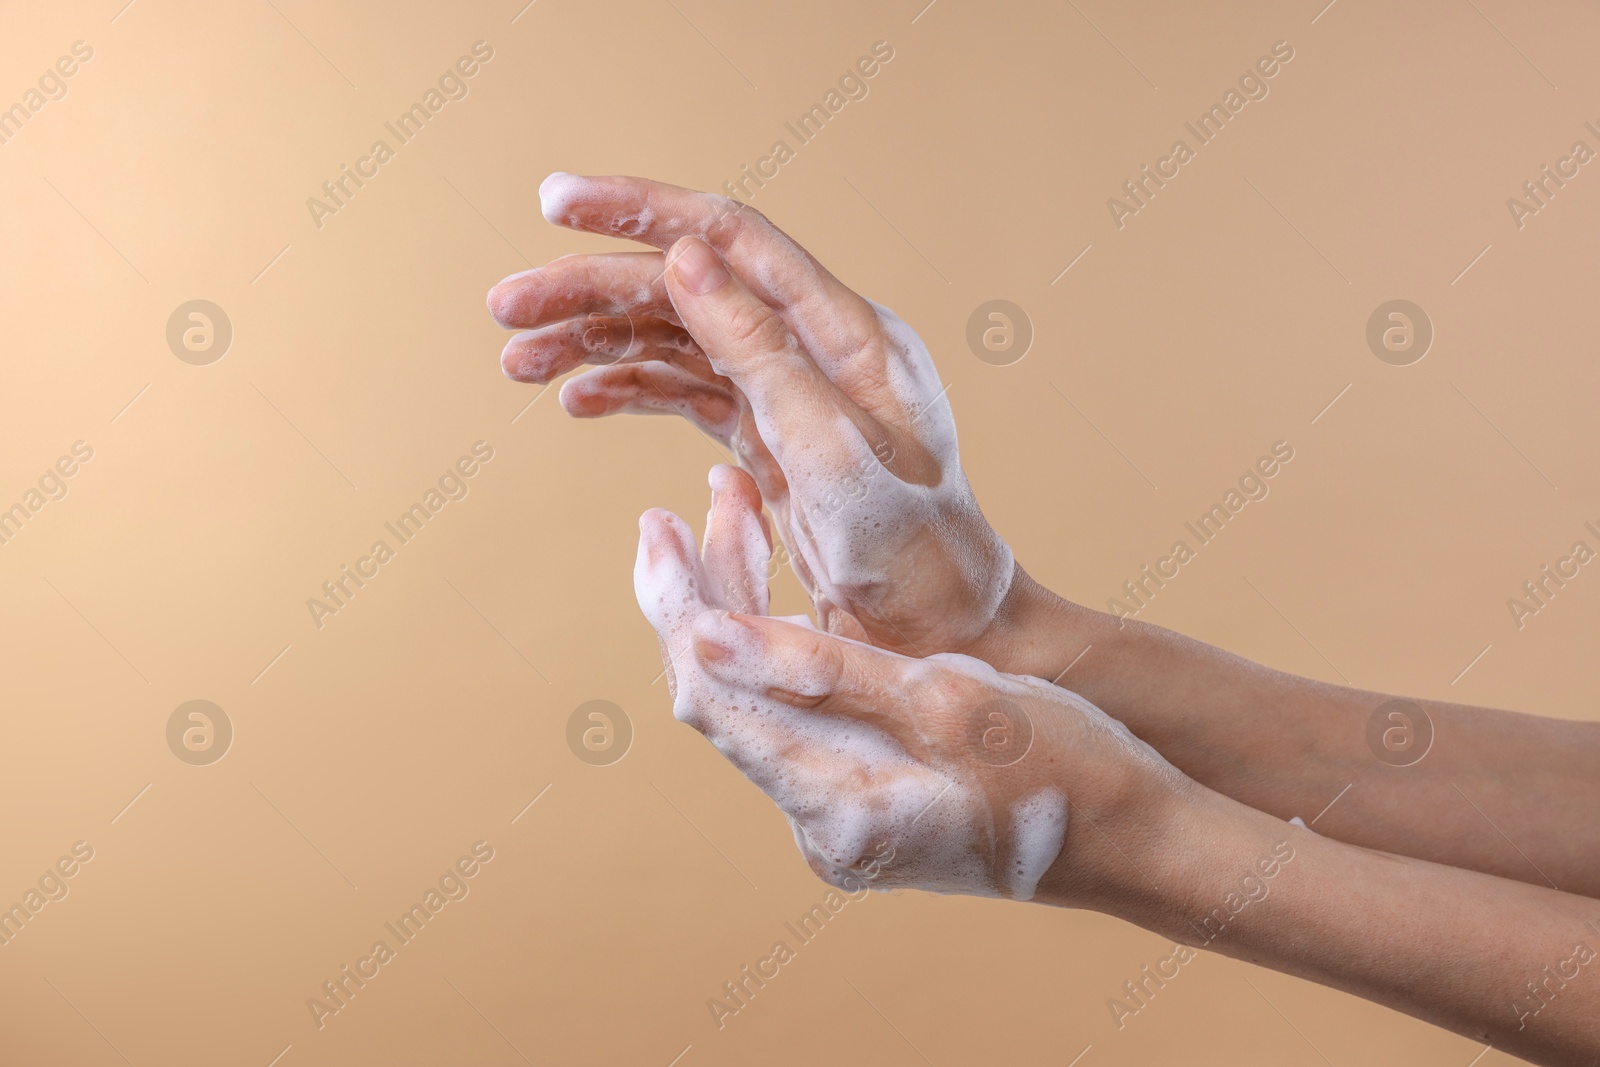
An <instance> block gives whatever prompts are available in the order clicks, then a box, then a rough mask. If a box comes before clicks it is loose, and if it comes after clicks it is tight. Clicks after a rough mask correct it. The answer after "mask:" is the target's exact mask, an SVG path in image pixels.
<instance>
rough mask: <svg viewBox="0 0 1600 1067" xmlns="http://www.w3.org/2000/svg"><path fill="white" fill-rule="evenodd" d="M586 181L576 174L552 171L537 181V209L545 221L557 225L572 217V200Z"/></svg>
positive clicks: (576, 196)
mask: <svg viewBox="0 0 1600 1067" xmlns="http://www.w3.org/2000/svg"><path fill="white" fill-rule="evenodd" d="M586 184H587V182H586V181H585V180H584V179H583V178H581V177H579V176H578V175H576V174H568V173H567V172H566V171H562V170H558V171H553V172H552V173H551V174H550V175H549V176H548V177H546V178H545V180H544V181H542V182H540V183H539V210H540V212H541V213H542V214H543V215H544V219H545V221H546V222H551V223H554V224H556V225H557V226H560V225H563V224H565V223H566V222H567V221H568V220H570V219H571V218H572V202H573V201H574V200H576V199H577V198H578V194H579V193H581V192H582V191H583V187H584V185H586Z"/></svg>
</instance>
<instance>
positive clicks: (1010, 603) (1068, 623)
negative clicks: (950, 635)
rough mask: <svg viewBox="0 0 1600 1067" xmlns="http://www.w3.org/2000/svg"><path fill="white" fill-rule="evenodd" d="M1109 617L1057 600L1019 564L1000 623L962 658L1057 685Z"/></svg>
mask: <svg viewBox="0 0 1600 1067" xmlns="http://www.w3.org/2000/svg"><path fill="white" fill-rule="evenodd" d="M1105 618H1107V616H1103V615H1101V614H1100V613H1099V612H1096V611H1091V610H1089V609H1088V608H1084V607H1082V606H1081V605H1078V604H1074V603H1073V602H1072V601H1070V600H1067V599H1065V598H1063V597H1060V596H1057V595H1056V594H1055V593H1052V592H1051V591H1050V590H1048V589H1046V588H1045V587H1044V586H1042V585H1040V584H1039V583H1038V582H1037V581H1035V580H1034V579H1033V577H1032V576H1031V575H1029V574H1028V572H1027V571H1025V570H1023V569H1022V565H1021V564H1020V563H1019V564H1017V565H1016V568H1015V570H1014V571H1013V572H1012V577H1011V584H1010V587H1009V588H1008V589H1007V590H1006V595H1005V596H1004V597H1003V598H1002V599H1001V601H1000V605H999V607H998V609H997V610H996V611H995V614H994V618H993V619H992V620H991V621H990V623H989V626H988V627H987V628H986V629H985V630H984V631H983V633H982V634H981V635H979V637H978V638H977V639H976V640H975V641H973V642H972V643H971V644H970V645H969V646H968V647H967V648H964V649H961V651H962V652H964V653H966V654H967V655H969V656H973V657H975V658H977V659H981V660H983V661H984V662H986V663H988V664H990V665H991V666H993V667H994V668H995V669H996V670H999V671H1004V672H1005V673H1007V674H1021V675H1027V676H1031V677H1034V678H1043V679H1044V680H1045V681H1047V682H1052V683H1053V682H1055V681H1056V680H1057V679H1058V678H1060V676H1061V675H1062V673H1063V672H1064V671H1065V670H1066V669H1067V668H1068V667H1069V666H1071V665H1072V664H1073V661H1074V660H1075V659H1076V658H1077V657H1078V656H1079V654H1081V653H1082V652H1083V651H1084V650H1085V649H1086V648H1087V647H1088V646H1089V645H1090V644H1091V643H1092V642H1093V640H1094V638H1093V636H1092V634H1093V632H1094V631H1095V630H1096V628H1097V627H1098V626H1099V625H1100V624H1101V622H1102V620H1104V619H1105Z"/></svg>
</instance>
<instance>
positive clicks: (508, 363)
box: [500, 315, 716, 383]
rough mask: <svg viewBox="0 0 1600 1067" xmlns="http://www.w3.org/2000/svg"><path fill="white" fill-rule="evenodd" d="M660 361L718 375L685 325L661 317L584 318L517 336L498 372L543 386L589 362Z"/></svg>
mask: <svg viewBox="0 0 1600 1067" xmlns="http://www.w3.org/2000/svg"><path fill="white" fill-rule="evenodd" d="M642 359H659V360H662V361H664V362H668V363H672V364H673V365H675V366H679V367H682V368H683V369H684V370H687V371H689V372H690V373H692V374H696V375H697V376H700V377H703V378H705V380H707V381H711V380H713V379H715V378H716V372H715V371H713V370H712V369H711V363H710V361H709V360H707V359H706V358H705V355H704V353H702V352H701V351H700V346H699V345H698V344H696V343H695V341H694V339H693V338H692V337H690V336H689V334H688V332H687V331H685V330H684V329H683V328H682V327H681V326H678V325H676V324H674V323H670V322H667V321H665V320H663V319H640V320H639V321H637V322H635V321H634V320H632V319H629V318H627V317H626V316H614V315H586V316H584V317H583V318H580V319H566V320H564V321H562V322H557V323H553V324H551V325H549V326H542V327H540V328H539V329H537V330H525V331H523V332H522V333H518V334H514V335H513V336H512V338H511V340H509V341H507V342H506V347H505V350H504V351H503V352H501V353H500V368H501V370H503V371H504V372H505V375H506V377H508V378H511V379H513V380H514V381H519V382H538V383H544V382H548V381H551V380H553V379H555V378H559V377H561V375H563V374H565V373H567V372H568V371H570V370H572V369H573V368H575V367H580V366H582V365H584V364H586V363H588V364H593V365H595V366H606V365H608V364H612V363H620V362H622V361H624V360H642Z"/></svg>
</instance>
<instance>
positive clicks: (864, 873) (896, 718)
mask: <svg viewBox="0 0 1600 1067" xmlns="http://www.w3.org/2000/svg"><path fill="white" fill-rule="evenodd" d="M711 485H712V489H713V495H712V504H711V511H710V514H709V516H708V517H707V520H706V536H705V544H704V548H703V551H700V552H697V551H696V550H695V546H694V541H693V537H692V535H691V534H690V532H689V529H688V527H687V526H686V525H685V524H684V522H683V521H682V520H681V519H679V518H678V517H677V516H675V515H672V514H670V513H668V512H665V511H661V510H654V511H650V512H647V513H646V514H645V515H644V517H643V518H642V519H641V520H640V540H639V557H638V562H637V564H636V566H635V569H634V585H635V589H636V591H637V593H638V597H639V604H640V606H641V608H643V610H644V613H645V616H646V617H647V618H648V619H649V620H650V623H651V624H652V625H653V626H654V627H655V629H656V633H657V636H658V637H659V638H660V641H661V648H662V658H663V660H664V661H665V662H666V664H667V671H668V681H669V685H670V686H671V688H672V691H673V701H674V702H673V714H674V715H675V716H676V717H677V718H678V719H680V720H682V721H684V722H686V723H688V724H689V725H691V726H693V727H694V728H695V729H697V730H699V731H700V732H701V733H703V734H705V736H706V737H707V738H709V739H710V741H711V742H712V743H713V744H714V745H716V747H717V749H718V750H719V751H721V752H722V754H723V755H724V756H726V757H727V758H728V759H729V760H730V761H731V762H732V763H733V764H734V765H735V766H736V767H738V769H739V770H740V771H741V772H743V773H744V775H745V776H746V777H747V778H749V779H750V780H751V781H752V782H754V783H755V784H756V785H757V786H758V787H760V788H761V789H762V791H763V792H765V793H766V794H767V795H768V796H769V797H771V798H772V800H773V801H774V802H776V803H777V805H778V807H779V808H780V809H782V811H783V812H784V813H785V814H786V815H787V816H788V818H789V821H790V824H791V826H792V827H793V829H794V834H795V841H796V843H797V844H798V845H799V846H800V850H801V852H802V853H803V854H804V855H805V857H806V859H807V861H808V862H809V863H810V865H811V867H812V869H813V870H814V871H815V872H816V873H817V874H818V875H819V876H821V877H822V878H823V879H824V880H826V881H828V882H829V883H830V884H832V885H835V886H839V887H841V888H846V889H850V890H852V891H854V890H857V889H860V888H861V886H862V884H863V882H870V883H871V884H872V885H873V886H874V887H876V888H890V887H897V886H904V887H911V888H918V889H927V890H932V891H934V892H941V893H968V894H977V895H982V896H1000V897H1009V898H1012V899H1018V900H1027V899H1030V898H1032V897H1033V896H1034V894H1035V891H1036V889H1038V888H1039V886H1040V882H1041V879H1043V878H1044V877H1045V876H1046V874H1047V872H1054V873H1053V877H1052V879H1051V881H1050V884H1049V885H1048V886H1047V887H1046V892H1045V893H1043V894H1041V895H1043V896H1045V897H1046V898H1047V899H1051V900H1054V901H1056V902H1058V903H1060V902H1066V901H1067V900H1070V899H1072V897H1073V895H1074V894H1073V892H1072V891H1071V890H1070V889H1068V888H1067V887H1069V886H1072V885H1074V884H1077V885H1084V884H1087V883H1089V882H1094V881H1096V880H1097V877H1096V875H1095V874H1094V872H1095V871H1096V870H1097V869H1098V868H1099V867H1101V866H1103V865H1105V864H1107V863H1113V864H1114V863H1118V862H1121V863H1126V859H1125V858H1121V859H1119V858H1118V857H1120V856H1121V854H1120V853H1117V854H1116V855H1112V853H1113V852H1114V848H1113V847H1109V846H1108V845H1107V844H1106V842H1107V841H1109V840H1110V839H1111V838H1108V837H1106V834H1107V833H1108V832H1109V833H1110V834H1112V835H1113V836H1115V837H1119V838H1121V839H1122V840H1123V842H1124V844H1125V845H1126V844H1127V842H1128V841H1129V840H1130V838H1131V839H1136V840H1149V839H1150V837H1151V835H1150V834H1148V833H1141V832H1137V831H1133V830H1131V829H1130V827H1131V826H1133V825H1135V824H1137V823H1139V822H1140V821H1141V820H1142V819H1145V818H1147V817H1148V815H1149V814H1150V812H1151V811H1152V810H1154V809H1155V808H1156V807H1159V805H1154V806H1152V805H1149V804H1145V803H1142V802H1136V800H1135V798H1146V797H1152V796H1161V795H1166V794H1170V793H1171V792H1172V789H1171V787H1172V786H1173V785H1175V784H1179V783H1181V782H1184V781H1186V780H1184V779H1182V777H1181V775H1178V773H1177V772H1176V771H1174V770H1173V769H1172V768H1171V767H1170V766H1168V765H1167V764H1166V763H1165V762H1164V761H1163V760H1162V759H1161V758H1160V757H1159V756H1157V755H1156V754H1155V752H1154V751H1153V750H1151V749H1150V748H1149V747H1148V746H1146V745H1144V744H1143V743H1142V742H1140V741H1138V740H1136V739H1135V738H1134V737H1133V735H1132V734H1130V733H1129V732H1128V731H1127V729H1126V728H1124V727H1123V726H1122V725H1121V724H1120V723H1117V722H1115V721H1113V720H1112V719H1110V718H1108V717H1107V716H1105V715H1104V714H1102V713H1101V712H1100V711H1099V710H1098V709H1096V708H1095V707H1094V706H1093V705H1090V704H1089V703H1087V702H1086V701H1083V700H1081V699H1080V698H1078V697H1075V696H1074V695H1073V694H1071V693H1069V692H1066V691H1065V690H1061V689H1056V688H1055V687H1053V686H1050V685H1048V684H1046V683H1044V682H1041V681H1039V680H1037V679H1033V678H1019V677H1014V676H1010V675H1004V674H1000V673H999V672H997V671H995V670H994V669H993V668H991V667H989V666H988V665H987V664H984V663H982V662H980V661H978V660H974V659H971V658H969V657H966V656H961V655H954V654H942V655H936V656H932V657H929V658H927V659H922V660H917V659H910V658H907V657H904V656H900V655H897V654H895V653H892V652H887V651H884V650H881V649H877V648H873V647H871V646H869V645H865V644H862V643H859V642H856V641H852V640H849V639H847V638H842V637H838V636H835V635H831V634H826V633H823V632H821V631H819V630H817V629H815V628H814V627H812V626H811V625H810V623H809V621H808V620H804V619H802V620H800V621H794V620H785V619H775V618H769V617H765V612H766V605H767V598H766V573H767V572H766V564H767V553H768V550H769V545H768V542H767V538H766V534H765V531H764V528H763V525H762V521H761V514H760V506H761V498H760V496H759V494H758V492H757V489H756V486H755V484H754V482H753V481H751V479H750V478H749V477H748V476H747V475H745V474H744V473H743V472H741V471H739V470H736V469H735V468H732V467H727V466H719V467H717V468H715V469H714V470H713V471H712V474H711ZM1068 790H1070V791H1071V794H1072V795H1073V796H1074V797H1075V798H1076V799H1075V801H1074V804H1073V810H1074V811H1075V812H1078V813H1081V814H1083V815H1084V819H1085V821H1086V822H1087V825H1084V826H1081V827H1080V826H1076V824H1075V823H1074V822H1073V820H1069V818H1068V810H1069V805H1068V799H1067V797H1068ZM1069 825H1071V826H1072V827H1073V830H1074V834H1075V835H1076V838H1078V839H1081V840H1082V843H1081V844H1077V843H1075V844H1074V845H1073V846H1072V847H1071V848H1070V849H1063V843H1064V842H1066V841H1067V839H1068V837H1069V834H1068V830H1069ZM1068 851H1071V852H1072V853H1073V857H1074V858H1073V860H1072V864H1071V869H1070V870H1069V869H1067V866H1066V864H1065V862H1063V861H1062V860H1061V857H1063V856H1065V855H1066V853H1067V852H1068ZM1058 868H1059V869H1058Z"/></svg>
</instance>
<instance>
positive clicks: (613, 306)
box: [488, 252, 678, 329]
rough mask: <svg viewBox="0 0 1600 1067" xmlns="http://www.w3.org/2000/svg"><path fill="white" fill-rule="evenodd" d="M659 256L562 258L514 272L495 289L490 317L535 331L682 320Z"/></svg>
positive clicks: (623, 254)
mask: <svg viewBox="0 0 1600 1067" xmlns="http://www.w3.org/2000/svg"><path fill="white" fill-rule="evenodd" d="M662 266H663V262H662V257H661V255H660V254H658V253H655V252H612V253H609V254H605V255H588V256H562V257H561V258H560V259H557V260H552V261H551V262H549V263H547V264H545V265H544V266H542V267H536V268H535V269H533V270H527V271H523V272H522V273H521V274H513V275H511V277H509V278H506V279H504V280H502V281H501V282H500V283H499V284H497V285H496V286H495V287H494V288H493V289H490V290H489V298H488V304H489V313H490V314H491V315H493V316H494V318H495V321H496V322H498V323H500V325H502V326H506V327H514V328H516V329H532V328H533V327H535V326H543V325H545V324H546V323H551V322H559V321H561V320H562V319H571V318H578V317H581V316H584V315H591V314H599V315H626V316H627V317H629V318H632V319H635V320H637V319H641V318H650V317H654V318H662V319H667V320H669V321H674V322H675V321H677V317H678V315H677V312H676V311H674V310H673V308H672V302H671V301H670V300H668V299H667V291H666V287H665V286H664V285H663V284H662V279H661V270H662Z"/></svg>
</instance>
